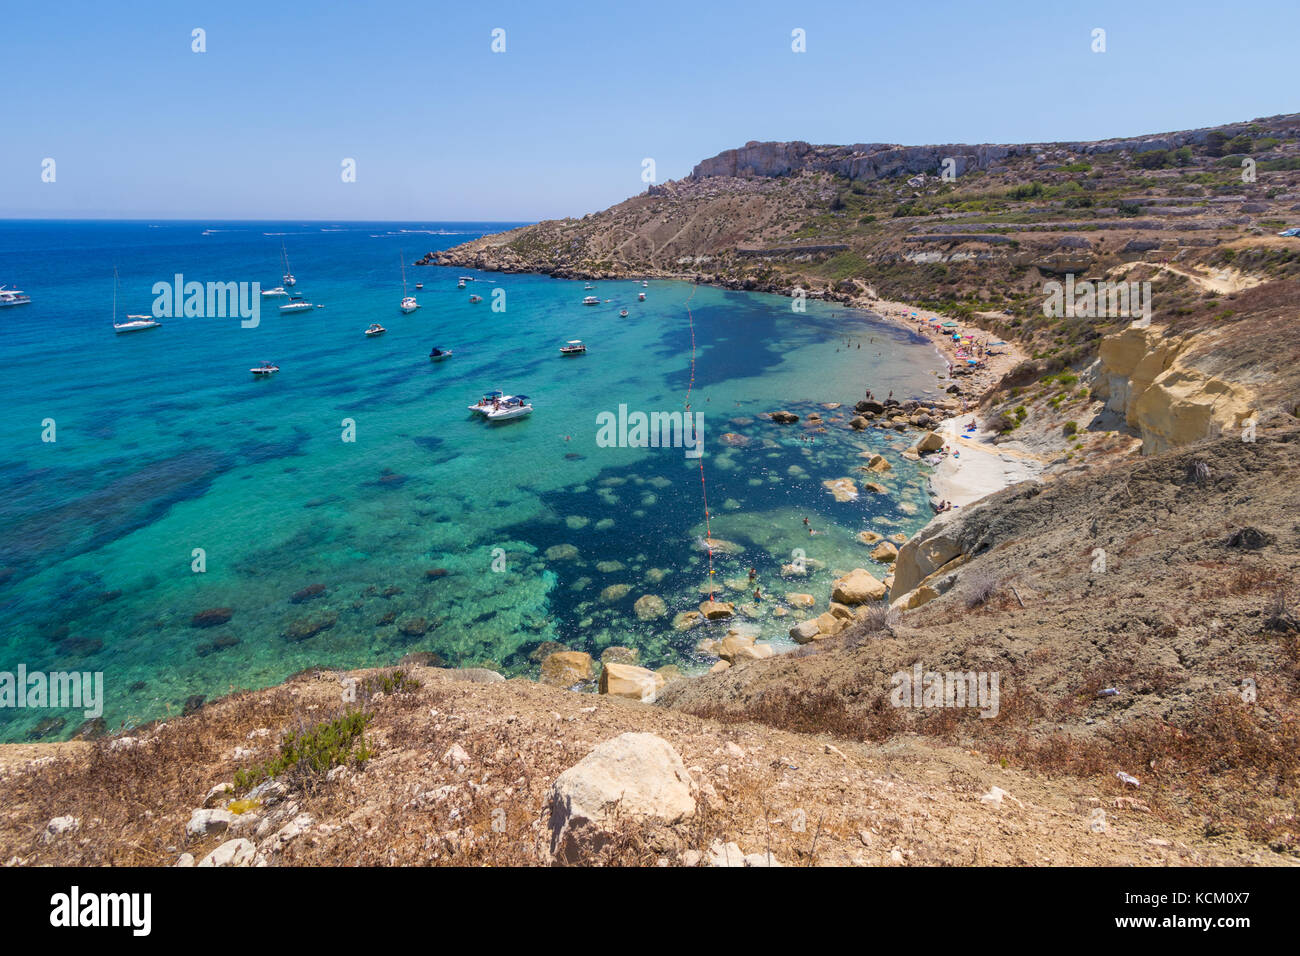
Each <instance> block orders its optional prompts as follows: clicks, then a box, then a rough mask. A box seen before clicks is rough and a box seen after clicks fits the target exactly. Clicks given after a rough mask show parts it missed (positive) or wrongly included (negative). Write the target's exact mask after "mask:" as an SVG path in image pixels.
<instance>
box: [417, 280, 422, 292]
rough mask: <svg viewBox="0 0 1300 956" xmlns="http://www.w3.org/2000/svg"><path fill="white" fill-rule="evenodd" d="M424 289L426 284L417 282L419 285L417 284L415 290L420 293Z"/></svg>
mask: <svg viewBox="0 0 1300 956" xmlns="http://www.w3.org/2000/svg"><path fill="white" fill-rule="evenodd" d="M423 288H424V283H423V282H417V283H416V284H415V289H416V291H417V292H418V291H419V290H421V289H423Z"/></svg>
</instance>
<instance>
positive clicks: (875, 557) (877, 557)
mask: <svg viewBox="0 0 1300 956" xmlns="http://www.w3.org/2000/svg"><path fill="white" fill-rule="evenodd" d="M897 557H898V548H897V546H895V545H894V544H892V543H891V542H889V541H882V542H880V544H878V545H876V547H875V549H874V550H873V551H872V552H871V560H872V561H879V562H880V563H881V564H892V563H893V561H894V559H895V558H897Z"/></svg>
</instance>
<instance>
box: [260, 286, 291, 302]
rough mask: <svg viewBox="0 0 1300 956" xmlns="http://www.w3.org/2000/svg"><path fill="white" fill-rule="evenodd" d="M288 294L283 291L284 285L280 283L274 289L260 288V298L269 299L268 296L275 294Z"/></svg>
mask: <svg viewBox="0 0 1300 956" xmlns="http://www.w3.org/2000/svg"><path fill="white" fill-rule="evenodd" d="M288 294H289V293H288V292H285V291H284V286H282V285H278V286H276V287H275V288H274V289H263V290H262V298H263V299H269V298H272V297H275V296H281V295H288Z"/></svg>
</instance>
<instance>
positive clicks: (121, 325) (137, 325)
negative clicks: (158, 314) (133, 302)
mask: <svg viewBox="0 0 1300 956" xmlns="http://www.w3.org/2000/svg"><path fill="white" fill-rule="evenodd" d="M160 325H162V323H161V322H159V321H158V320H157V319H155V318H154V317H153V316H150V315H128V316H127V317H126V321H125V322H114V323H113V331H114V332H116V333H117V334H118V335H121V334H122V333H123V332H143V331H144V330H145V329H156V328H158V326H160Z"/></svg>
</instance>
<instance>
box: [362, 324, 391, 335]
mask: <svg viewBox="0 0 1300 956" xmlns="http://www.w3.org/2000/svg"><path fill="white" fill-rule="evenodd" d="M387 331H388V330H387V329H386V328H384V327H383V326H382V325H380V324H379V323H378V322H373V323H371V325H370V328H368V329H366V335H368V336H370V337H371V338H374V337H375V336H376V335H383V334H384V333H385V332H387Z"/></svg>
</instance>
